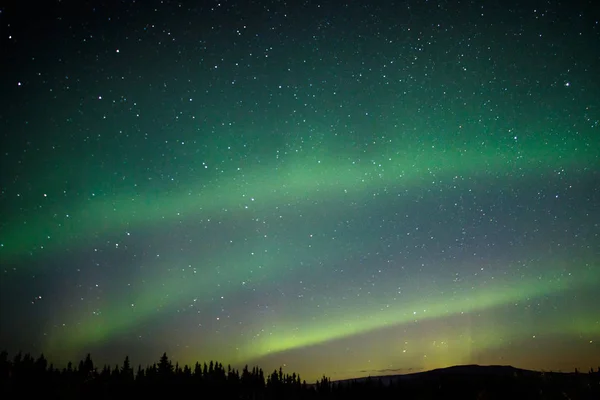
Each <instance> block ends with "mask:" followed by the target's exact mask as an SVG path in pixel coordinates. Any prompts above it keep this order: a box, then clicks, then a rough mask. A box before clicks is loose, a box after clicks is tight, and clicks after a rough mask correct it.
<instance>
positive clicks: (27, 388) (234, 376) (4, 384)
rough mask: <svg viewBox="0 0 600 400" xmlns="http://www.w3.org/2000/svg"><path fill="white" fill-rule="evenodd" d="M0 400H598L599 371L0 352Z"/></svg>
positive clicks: (599, 390)
mask: <svg viewBox="0 0 600 400" xmlns="http://www.w3.org/2000/svg"><path fill="white" fill-rule="evenodd" d="M0 385H1V390H0V397H1V398H3V399H13V398H43V399H115V398H139V399H166V398H212V399H243V400H263V399H264V400H270V399H291V400H294V399H340V400H341V399H374V400H377V399H389V400H391V399H418V400H421V399H511V400H514V399H552V400H553V399H571V400H576V399H586V400H587V399H590V400H591V399H595V400H597V399H600V368H598V370H597V371H594V370H593V369H591V370H590V371H589V372H588V373H580V372H578V371H575V372H574V373H560V372H537V371H529V370H522V369H517V368H513V367H505V366H491V367H483V366H476V365H471V366H459V367H451V368H446V369H440V370H434V371H428V372H422V373H417V374H411V375H396V376H385V377H367V378H359V379H350V380H345V381H337V382H332V381H331V380H330V379H329V378H327V377H325V376H323V377H322V378H321V379H319V380H317V381H316V382H314V383H307V382H306V381H304V380H302V379H301V377H300V375H298V374H296V373H291V374H290V373H285V372H284V371H283V370H282V368H279V370H274V371H273V372H271V373H270V374H265V373H264V371H263V370H262V369H261V368H259V367H256V366H254V367H252V368H250V367H248V366H245V367H244V368H243V369H242V370H241V371H240V370H238V369H235V368H232V367H231V366H227V367H226V368H225V367H224V366H223V364H221V363H219V362H214V361H210V362H209V363H208V364H207V363H199V362H196V364H195V365H193V366H191V367H190V366H188V365H184V366H183V367H182V366H180V365H179V364H177V363H176V364H175V365H173V363H172V361H171V360H170V359H169V357H168V356H167V354H166V353H164V354H163V355H162V357H160V359H159V361H158V363H154V364H152V365H148V366H146V367H145V368H144V367H142V366H141V365H140V366H138V367H137V368H134V367H132V365H131V362H130V360H129V357H125V360H124V361H123V363H122V364H121V365H115V366H112V367H111V366H108V365H105V366H103V367H98V366H97V365H95V364H94V362H93V361H92V358H91V356H90V354H88V355H87V356H86V357H85V359H83V360H81V361H79V363H78V365H74V364H73V363H71V362H69V363H68V364H67V366H66V367H64V368H62V369H61V368H56V367H54V366H53V364H51V363H49V361H48V360H47V359H46V358H45V357H44V355H43V354H42V355H40V356H39V357H38V358H34V357H32V356H31V355H30V354H24V355H23V354H22V353H18V354H16V355H15V356H14V357H13V358H12V359H11V358H9V355H8V353H7V352H6V351H3V352H1V353H0Z"/></svg>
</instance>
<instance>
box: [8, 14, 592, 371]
mask: <svg viewBox="0 0 600 400" xmlns="http://www.w3.org/2000/svg"><path fill="white" fill-rule="evenodd" d="M209 3H210V2H209ZM209 3H206V5H203V6H201V7H200V8H197V9H185V7H184V6H181V7H177V6H176V5H173V4H166V5H165V4H161V5H157V6H156V7H154V6H152V7H151V6H150V5H138V4H133V5H120V6H118V7H122V9H116V8H115V9H105V8H104V6H98V7H96V8H94V9H89V8H88V6H87V5H81V6H69V7H79V8H78V9H76V8H69V7H64V8H60V7H57V8H56V9H47V10H44V9H40V10H39V11H35V12H40V13H42V14H43V15H44V18H43V19H41V21H42V23H41V24H40V25H36V26H33V25H31V24H32V22H31V21H34V20H35V21H38V19H32V18H25V16H27V15H29V14H24V10H18V9H15V10H8V11H7V12H4V13H2V14H1V15H2V18H4V20H3V21H2V24H3V25H2V27H3V30H4V31H7V32H8V35H7V34H4V33H3V35H4V36H3V38H2V41H3V42H2V44H1V45H2V47H3V48H6V49H7V51H6V52H5V53H4V54H3V55H2V57H3V58H4V57H7V58H6V60H3V61H2V65H11V68H9V71H8V72H7V73H6V76H5V78H6V79H4V82H3V84H2V85H3V86H2V92H3V93H6V94H7V95H6V96H3V99H2V108H1V109H0V110H1V111H0V117H1V118H0V121H1V124H2V136H1V138H2V139H1V140H2V142H1V145H0V148H1V149H2V156H1V157H2V158H1V160H2V161H1V168H0V178H1V184H2V185H1V189H2V192H1V197H0V207H1V209H2V210H3V214H2V219H1V220H0V265H1V267H2V270H1V271H0V272H1V273H2V280H1V281H0V325H1V326H2V327H7V328H3V329H1V330H0V339H1V340H0V343H1V344H2V346H6V347H7V349H8V350H9V351H10V352H15V351H17V350H19V349H22V350H25V351H31V352H34V353H39V352H41V351H42V352H44V353H45V354H46V355H47V356H48V357H49V358H50V359H51V360H54V361H55V362H57V363H60V362H65V361H66V360H69V359H79V358H81V356H82V355H84V354H86V353H88V352H91V353H92V355H94V359H98V361H99V362H109V363H111V364H114V363H115V362H118V361H119V360H121V359H122V357H123V356H124V355H125V354H128V355H129V356H130V358H131V359H132V361H133V363H134V364H136V363H140V364H146V363H151V362H154V361H155V359H157V358H158V356H160V355H161V354H162V353H163V352H164V351H167V353H168V354H169V355H170V357H171V358H172V359H174V360H179V361H180V362H185V363H191V362H195V361H196V360H200V361H202V360H209V359H217V360H219V361H220V362H222V363H225V364H227V363H232V364H235V365H243V364H245V363H259V364H260V365H261V366H263V368H264V369H266V370H270V369H273V368H279V366H281V365H284V366H285V368H287V369H289V370H290V371H296V372H300V373H301V374H302V375H303V376H304V377H305V378H308V379H309V380H310V379H314V378H316V377H320V376H322V375H323V374H325V375H328V376H331V377H332V378H333V379H344V378H348V377H353V376H361V375H369V374H370V375H376V374H383V373H396V372H399V373H403V372H409V371H417V370H423V369H430V368H438V367H443V366H449V365H452V364H460V363H480V364H512V365H514V366H517V367H524V368H533V369H545V370H548V369H563V370H569V369H573V368H575V367H578V368H584V369H586V368H589V367H590V366H592V365H593V366H595V364H591V363H593V362H596V360H597V359H598V356H600V347H599V344H598V343H600V318H599V317H598V315H600V307H599V306H598V305H596V304H597V302H595V301H594V299H595V297H597V296H596V294H595V291H596V289H597V287H598V286H599V285H600V269H599V267H600V265H599V258H598V255H599V252H598V249H599V248H600V242H599V234H600V228H599V226H598V223H597V222H596V221H600V214H599V210H600V207H599V199H600V194H599V193H598V190H599V189H598V188H600V180H599V175H598V174H599V167H600V141H599V139H598V137H600V136H599V132H598V129H599V128H600V98H599V96H598V95H597V93H599V92H600V88H599V81H598V77H597V76H596V74H594V73H593V72H592V71H595V70H596V69H595V68H596V67H597V60H598V57H600V55H599V50H598V49H600V39H599V37H600V36H599V33H598V31H597V29H598V27H597V24H594V23H593V21H591V20H590V19H589V17H588V15H589V13H588V11H589V10H586V9H585V8H583V9H581V10H580V9H576V7H570V8H568V9H564V10H563V9H562V6H560V5H556V6H553V7H555V8H554V9H548V10H540V11H539V12H538V11H535V12H533V11H532V10H529V9H522V8H521V7H520V6H511V5H510V4H504V3H503V4H502V5H499V4H494V5H492V4H490V5H489V6H486V7H484V8H485V9H486V11H485V12H481V11H480V10H478V9H475V8H473V7H472V6H467V5H465V6H456V5H450V4H445V3H443V4H442V3H440V4H437V5H434V4H432V3H429V2H416V3H414V4H413V3H411V4H409V3H400V4H395V5H390V4H382V5H377V4H375V3H366V2H365V3H362V2H357V3H356V4H354V3H353V4H352V5H348V6H346V7H344V8H342V9H340V8H339V7H336V6H335V5H334V4H333V3H311V2H309V3H306V4H304V5H301V6H300V5H296V6H292V5H287V6H284V5H280V4H271V5H270V6H268V7H267V6H264V7H263V6H262V5H261V6H260V7H259V6H257V5H249V6H243V7H241V8H240V7H239V6H237V5H221V6H219V7H216V6H215V7H211V6H210V5H209ZM203 4H204V3H203ZM261 4H262V3H261ZM265 4H266V3H265ZM202 7H205V8H202ZM488 8H489V10H488ZM541 11H543V13H542V14H544V18H545V20H547V22H546V23H542V22H541V21H542V20H540V12H541ZM42 14H41V15H42ZM29 16H30V15H29ZM116 16H119V17H118V18H117V17H116ZM291 16H294V18H291ZM391 16H394V18H392V17H391ZM517 16H518V18H517ZM30 17H31V16H30ZM40 18H41V17H40ZM517 21H518V22H517ZM556 26H560V29H559V28H556ZM4 31H3V32H4ZM44 32H45V33H44ZM5 33H6V32H5ZM7 37H8V39H7ZM57 38H61V39H60V40H61V43H63V44H64V45H61V46H58V47H56V46H52V47H50V46H48V43H49V42H48V41H52V40H55V39H56V40H57ZM9 59H10V60H11V61H10V62H8V61H7V60H9ZM549 349H552V350H553V352H554V355H555V357H554V358H549V357H548V352H549ZM95 354H98V356H95ZM102 357H103V358H102ZM588 364H589V365H588Z"/></svg>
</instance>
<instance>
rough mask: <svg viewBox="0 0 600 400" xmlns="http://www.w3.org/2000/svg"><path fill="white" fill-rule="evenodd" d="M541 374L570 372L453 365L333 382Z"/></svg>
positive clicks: (498, 366)
mask: <svg viewBox="0 0 600 400" xmlns="http://www.w3.org/2000/svg"><path fill="white" fill-rule="evenodd" d="M542 374H572V373H565V372H541V371H532V370H527V369H522V368H515V367H513V366H510V365H477V364H470V365H454V366H451V367H446V368H437V369H432V370H429V371H421V372H411V373H408V374H397V375H376V376H365V377H360V378H351V379H342V380H338V381H334V383H339V384H344V383H348V382H365V381H367V380H368V379H372V380H378V381H379V380H381V382H382V383H383V384H384V385H386V386H387V385H389V384H390V383H396V382H401V381H418V380H432V379H435V378H438V377H443V376H470V377H482V376H496V377H534V376H541V375H542Z"/></svg>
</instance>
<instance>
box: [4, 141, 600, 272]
mask: <svg viewBox="0 0 600 400" xmlns="http://www.w3.org/2000/svg"><path fill="white" fill-rule="evenodd" d="M534 139H535V137H532V138H531V139H520V141H521V142H520V143H519V144H518V145H517V146H515V145H514V144H512V145H511V144H503V143H495V144H482V143H478V144H476V145H469V144H467V143H465V142H462V143H460V144H457V143H454V144H452V143H450V144H447V145H444V144H443V143H440V142H435V143H434V144H426V143H418V144H405V145H393V143H387V144H384V145H377V146H372V148H371V149H369V151H368V152H362V153H361V152H356V151H355V152H346V151H344V152H341V153H342V154H341V155H340V154H337V155H336V154H335V152H333V151H328V150H327V149H328V148H340V147H339V146H337V147H336V143H335V142H334V143H325V144H318V143H317V144H315V145H312V147H311V145H310V144H306V145H305V147H309V148H311V150H310V156H303V155H302V154H301V153H302V151H299V153H298V154H299V155H296V154H294V155H292V156H288V157H287V158H289V160H287V161H280V163H279V164H278V165H277V167H276V168H275V167H272V166H266V167H265V166H260V165H258V166H253V167H250V168H249V170H248V171H246V170H241V171H234V172H231V173H227V172H225V173H224V174H223V175H222V176H220V177H218V179H213V180H211V181H210V182H209V183H207V182H198V183H192V184H189V185H187V186H186V187H185V188H179V189H178V190H165V191H164V192H160V191H156V190H148V191H144V190H143V189H135V190H131V189H130V190H127V189H123V190H118V194H117V195H114V196H108V197H106V198H90V197H86V198H85V199H84V200H82V201H80V203H79V204H70V205H68V206H61V205H60V203H59V200H60V199H59V200H57V201H56V202H55V203H50V202H49V205H48V207H45V208H41V209H39V210H28V212H27V213H26V215H27V217H22V216H20V217H13V218H12V220H11V219H9V221H7V223H6V224H5V225H4V226H3V228H2V230H1V231H0V243H1V247H0V261H2V263H3V264H6V263H9V262H11V261H15V260H18V259H19V258H21V257H27V256H30V255H32V254H33V255H37V254H38V253H42V254H48V252H52V251H53V250H55V249H57V248H64V247H65V246H66V245H69V246H77V245H80V246H82V245H85V243H86V242H88V241H89V240H88V238H89V237H90V235H92V234H95V235H98V234H105V235H109V234H111V233H114V232H119V231H121V232H122V231H123V230H127V229H133V228H136V227H140V226H146V225H152V224H157V223H165V222H169V221H177V220H182V219H190V218H199V217H203V218H214V217H216V216H218V215H219V214H221V213H223V212H224V211H228V212H231V211H233V212H244V210H245V207H251V208H252V209H258V210H260V209H261V208H265V209H266V208H272V207H273V206H276V205H283V204H286V203H290V202H299V201H300V200H299V199H301V198H306V197H308V198H310V197H311V196H312V197H315V198H321V199H324V198H339V197H340V196H352V195H357V194H359V195H360V194H361V193H368V192H373V191H376V190H382V189H383V188H391V187H394V186H396V187H403V188H410V187H418V186H426V185H427V184H428V183H430V182H431V181H432V180H440V179H451V178H452V177H455V176H458V177H461V176H476V175H478V174H481V173H487V174H493V176H498V177H501V176H503V175H505V174H509V173H518V174H520V175H522V176H523V177H524V178H527V177H528V176H530V177H532V178H535V179H539V177H540V174H543V173H544V172H545V170H543V169H542V167H541V166H544V165H548V164H551V165H556V169H559V168H565V167H572V168H575V169H578V170H584V169H587V168H590V166H593V165H595V163H596V162H597V160H598V155H599V152H600V150H599V149H597V148H594V147H593V146H590V145H589V144H588V142H587V141H586V140H585V138H582V139H580V140H578V141H575V140H573V139H562V138H561V139H560V140H557V141H556V142H555V143H552V142H549V141H548V140H546V141H544V142H542V143H538V142H536V140H534ZM390 142H391V141H390ZM317 146H318V147H317ZM557 148H560V151H559V150H557ZM414 149H424V150H422V151H416V152H415V150H414ZM563 154H568V157H564V156H562V155H563ZM92 191H93V189H90V192H92ZM39 195H40V196H42V195H43V194H42V193H40V194H39ZM57 197H58V196H57ZM57 208H58V209H64V212H63V213H58V212H56V211H55V210H56V209H57Z"/></svg>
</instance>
